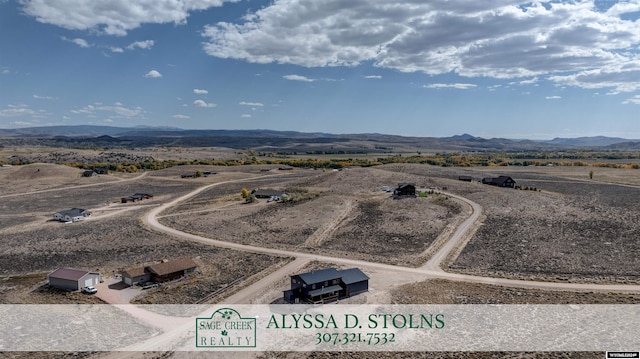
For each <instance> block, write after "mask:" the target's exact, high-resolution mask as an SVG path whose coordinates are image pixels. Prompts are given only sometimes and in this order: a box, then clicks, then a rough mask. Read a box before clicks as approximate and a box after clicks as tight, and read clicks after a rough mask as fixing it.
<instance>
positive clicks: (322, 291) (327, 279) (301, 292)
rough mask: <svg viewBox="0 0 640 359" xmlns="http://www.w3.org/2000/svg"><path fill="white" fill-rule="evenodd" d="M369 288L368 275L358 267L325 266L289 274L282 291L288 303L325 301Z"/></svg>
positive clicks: (348, 295) (351, 294) (334, 299)
mask: <svg viewBox="0 0 640 359" xmlns="http://www.w3.org/2000/svg"><path fill="white" fill-rule="evenodd" d="M368 290H369V277H368V276H367V275H366V274H364V273H363V272H362V271H361V270H360V269H359V268H351V269H345V270H337V269H336V268H326V269H322V270H318V271H312V272H307V273H302V274H296V275H293V276H291V289H289V290H285V291H284V300H285V301H286V302H288V303H327V302H332V301H336V300H338V299H340V298H346V297H350V296H353V295H356V294H359V293H363V292H366V291H368Z"/></svg>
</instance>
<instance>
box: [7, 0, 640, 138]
mask: <svg viewBox="0 0 640 359" xmlns="http://www.w3.org/2000/svg"><path fill="white" fill-rule="evenodd" d="M639 14H640V1H638V0H633V1H604V0H603V1H552V2H530V1H529V2H524V1H511V0H494V1H469V0H448V1H447V0H433V1H421V0H420V1H416V0H412V1H401V2H389V1H387V0H274V1H238V0H191V1H190V0H108V1H106V0H56V1H48V0H20V1H15V0H0V128H17V127H31V126H49V125H81V124H92V125H109V126H125V127H130V126H138V125H147V126H174V127H180V128H190V129H273V130H293V131H304V132H316V131H318V132H329V133H374V132H375V133H387V134H399V135H413V136H436V137H441V136H451V135H455V134H462V133H470V134H473V135H476V136H482V137H486V138H490V137H507V138H532V139H551V138H554V137H578V136H594V135H606V136H619V137H626V138H640V122H639V121H638V115H637V114H638V113H640V21H639V20H638V17H639V16H638V15H639Z"/></svg>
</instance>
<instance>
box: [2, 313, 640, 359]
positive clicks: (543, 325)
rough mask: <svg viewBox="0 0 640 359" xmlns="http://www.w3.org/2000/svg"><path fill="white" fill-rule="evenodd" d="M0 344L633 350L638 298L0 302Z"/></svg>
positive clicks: (637, 341)
mask: <svg viewBox="0 0 640 359" xmlns="http://www.w3.org/2000/svg"><path fill="white" fill-rule="evenodd" d="M0 315H1V318H2V321H1V322H0V350H2V351H206V350H209V351H244V350H249V351H602V352H604V351H610V352H632V353H633V352H635V353H637V352H638V351H639V350H640V335H638V333H639V332H640V330H639V328H638V323H640V305H343V304H326V305H318V306H312V305H283V304H278V305H235V304H234V305H225V304H218V305H17V304H16V305H10V304H7V305H0Z"/></svg>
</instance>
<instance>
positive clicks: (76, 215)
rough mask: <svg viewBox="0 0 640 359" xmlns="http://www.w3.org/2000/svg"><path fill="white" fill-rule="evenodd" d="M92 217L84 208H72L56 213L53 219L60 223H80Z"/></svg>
mask: <svg viewBox="0 0 640 359" xmlns="http://www.w3.org/2000/svg"><path fill="white" fill-rule="evenodd" d="M89 216H91V212H89V211H88V210H86V209H84V208H71V209H69V210H66V211H60V212H57V213H54V215H53V219H54V220H56V221H60V222H78V221H81V220H83V219H85V218H87V217H89Z"/></svg>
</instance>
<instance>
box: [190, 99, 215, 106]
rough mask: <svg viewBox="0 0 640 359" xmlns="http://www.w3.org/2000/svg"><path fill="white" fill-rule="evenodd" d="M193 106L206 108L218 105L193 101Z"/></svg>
mask: <svg viewBox="0 0 640 359" xmlns="http://www.w3.org/2000/svg"><path fill="white" fill-rule="evenodd" d="M193 104H194V105H195V106H196V107H208V108H211V107H216V106H218V105H216V104H215V103H207V102H204V101H202V100H195V101H193Z"/></svg>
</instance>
